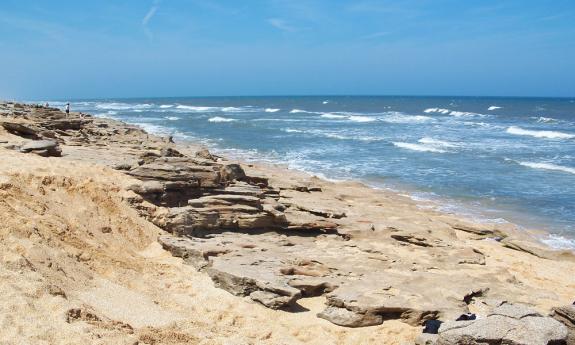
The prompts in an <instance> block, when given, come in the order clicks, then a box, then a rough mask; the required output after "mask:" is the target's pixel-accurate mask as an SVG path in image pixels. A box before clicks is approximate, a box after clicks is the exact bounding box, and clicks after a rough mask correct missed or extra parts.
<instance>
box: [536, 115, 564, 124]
mask: <svg viewBox="0 0 575 345" xmlns="http://www.w3.org/2000/svg"><path fill="white" fill-rule="evenodd" d="M532 119H535V120H536V121H537V122H539V123H549V122H558V120H556V119H554V118H551V117H544V116H539V117H533V118H532Z"/></svg>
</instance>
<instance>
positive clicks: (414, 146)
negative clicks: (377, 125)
mask: <svg viewBox="0 0 575 345" xmlns="http://www.w3.org/2000/svg"><path fill="white" fill-rule="evenodd" d="M392 144H393V145H395V146H397V147H400V148H402V149H408V150H413V151H421V152H435V153H446V152H447V151H445V150H442V149H438V148H437V147H433V146H431V145H421V144H412V143H404V142H393V143H392Z"/></svg>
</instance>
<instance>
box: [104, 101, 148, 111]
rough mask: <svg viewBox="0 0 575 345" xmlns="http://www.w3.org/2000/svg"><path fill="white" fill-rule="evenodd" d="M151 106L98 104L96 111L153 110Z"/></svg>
mask: <svg viewBox="0 0 575 345" xmlns="http://www.w3.org/2000/svg"><path fill="white" fill-rule="evenodd" d="M151 107H152V105H151V104H147V103H143V104H128V103H118V102H112V103H98V104H96V109H112V110H134V109H147V108H151Z"/></svg>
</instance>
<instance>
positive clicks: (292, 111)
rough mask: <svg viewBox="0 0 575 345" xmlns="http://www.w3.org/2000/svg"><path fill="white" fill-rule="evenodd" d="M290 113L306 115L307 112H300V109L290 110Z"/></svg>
mask: <svg viewBox="0 0 575 345" xmlns="http://www.w3.org/2000/svg"><path fill="white" fill-rule="evenodd" d="M290 113H291V114H297V113H307V111H305V110H301V109H292V110H290Z"/></svg>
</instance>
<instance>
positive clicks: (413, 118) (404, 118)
mask: <svg viewBox="0 0 575 345" xmlns="http://www.w3.org/2000/svg"><path fill="white" fill-rule="evenodd" d="M381 120H382V121H384V122H388V123H423V122H429V121H434V119H433V118H432V117H429V116H423V115H405V114H402V113H399V112H397V113H391V114H389V115H386V116H384V117H382V118H381Z"/></svg>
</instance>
